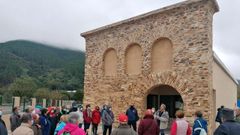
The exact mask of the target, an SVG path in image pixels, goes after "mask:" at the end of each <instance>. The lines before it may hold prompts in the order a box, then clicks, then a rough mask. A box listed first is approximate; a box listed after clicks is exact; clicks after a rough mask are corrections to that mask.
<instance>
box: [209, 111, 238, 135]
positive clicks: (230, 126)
mask: <svg viewBox="0 0 240 135" xmlns="http://www.w3.org/2000/svg"><path fill="white" fill-rule="evenodd" d="M221 119H222V122H223V123H222V124H221V125H220V126H219V127H218V128H217V129H216V130H215V132H214V135H239V134H240V124H239V123H238V122H236V121H235V120H234V111H233V110H232V109H229V108H223V109H222V117H221Z"/></svg>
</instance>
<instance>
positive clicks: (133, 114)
mask: <svg viewBox="0 0 240 135" xmlns="http://www.w3.org/2000/svg"><path fill="white" fill-rule="evenodd" d="M126 115H127V116H128V125H129V126H130V127H131V126H132V127H133V129H134V130H135V131H137V121H138V120H139V116H138V112H137V109H136V108H135V107H134V105H130V107H129V108H128V109H127V111H126Z"/></svg>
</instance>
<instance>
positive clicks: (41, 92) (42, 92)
mask: <svg viewBox="0 0 240 135" xmlns="http://www.w3.org/2000/svg"><path fill="white" fill-rule="evenodd" d="M34 97H37V98H40V99H43V98H46V99H48V98H49V97H50V91H49V89H48V88H39V89H37V90H36V92H35V93H34Z"/></svg>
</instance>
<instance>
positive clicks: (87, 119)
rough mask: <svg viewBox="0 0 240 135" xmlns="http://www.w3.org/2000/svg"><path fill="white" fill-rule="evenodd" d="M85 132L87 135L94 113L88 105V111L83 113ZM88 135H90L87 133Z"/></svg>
mask: <svg viewBox="0 0 240 135" xmlns="http://www.w3.org/2000/svg"><path fill="white" fill-rule="evenodd" d="M83 121H84V131H85V132H86V133H87V130H88V129H89V127H90V125H91V122H92V111H91V106H90V104H88V105H86V109H85V110H84V111H83ZM87 134H88V133H87Z"/></svg>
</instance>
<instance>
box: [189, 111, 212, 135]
mask: <svg viewBox="0 0 240 135" xmlns="http://www.w3.org/2000/svg"><path fill="white" fill-rule="evenodd" d="M195 117H196V119H195V121H194V124H193V130H192V135H207V125H208V124H207V121H206V120H205V119H203V116H202V112H201V111H196V112H195Z"/></svg>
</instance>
